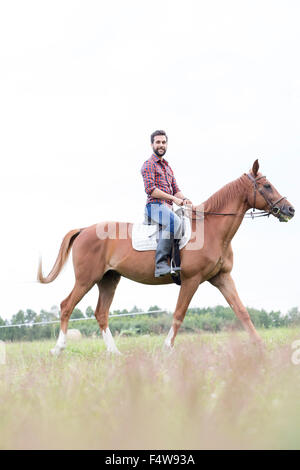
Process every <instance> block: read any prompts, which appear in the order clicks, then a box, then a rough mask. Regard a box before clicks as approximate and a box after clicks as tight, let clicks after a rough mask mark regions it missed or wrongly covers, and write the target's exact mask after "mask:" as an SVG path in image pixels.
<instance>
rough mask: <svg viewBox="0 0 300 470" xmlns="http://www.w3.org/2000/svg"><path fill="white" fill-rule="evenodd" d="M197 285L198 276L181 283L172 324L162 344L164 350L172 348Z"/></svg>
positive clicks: (198, 281) (198, 282)
mask: <svg viewBox="0 0 300 470" xmlns="http://www.w3.org/2000/svg"><path fill="white" fill-rule="evenodd" d="M199 284H200V277H199V276H195V277H192V278H190V279H186V280H183V281H182V284H181V288H180V291H179V296H178V300H177V305H176V309H175V312H174V314H173V324H172V326H171V328H170V331H169V333H168V335H167V337H166V339H165V342H164V346H165V348H167V349H170V348H172V347H173V346H174V341H175V337H176V335H177V332H178V330H179V328H180V325H181V323H182V322H183V320H184V317H185V314H186V311H187V309H188V306H189V304H190V301H191V300H192V297H193V295H194V294H195V292H196V290H197V288H198V286H199Z"/></svg>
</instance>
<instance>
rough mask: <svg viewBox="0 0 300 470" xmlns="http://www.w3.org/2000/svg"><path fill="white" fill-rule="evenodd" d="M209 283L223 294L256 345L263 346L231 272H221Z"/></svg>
mask: <svg viewBox="0 0 300 470" xmlns="http://www.w3.org/2000/svg"><path fill="white" fill-rule="evenodd" d="M209 282H210V283H211V284H212V285H214V286H215V287H217V288H218V289H219V291H220V292H221V293H222V294H223V296H224V297H225V299H226V300H227V302H228V304H229V305H230V307H231V308H232V310H233V311H234V313H235V314H236V316H237V317H238V319H239V320H240V321H241V322H242V324H243V326H244V328H245V330H246V331H247V332H248V333H249V335H250V338H251V339H252V340H253V341H254V343H257V344H260V345H261V344H262V339H261V337H260V336H259V334H258V333H257V331H256V329H255V327H254V325H253V323H252V321H251V318H250V315H249V313H248V311H247V309H246V307H245V306H244V305H243V303H242V302H241V299H240V298H239V296H238V293H237V290H236V287H235V284H234V281H233V279H232V277H231V274H230V273H229V272H220V273H219V274H217V275H216V276H215V277H213V278H212V279H210V280H209Z"/></svg>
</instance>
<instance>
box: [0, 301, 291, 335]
mask: <svg viewBox="0 0 300 470" xmlns="http://www.w3.org/2000/svg"><path fill="white" fill-rule="evenodd" d="M159 310H162V309H161V308H159V307H158V306H157V305H154V306H152V307H150V308H149V310H148V312H149V314H148V315H135V316H124V317H115V318H113V317H111V318H110V323H109V325H110V329H111V331H112V333H113V334H120V335H127V336H129V335H137V334H160V333H167V332H168V331H169V329H170V326H171V323H172V315H171V313H172V312H166V313H158V311H159ZM142 311H143V310H142V309H140V308H138V307H136V306H134V307H133V308H132V309H131V310H129V311H128V310H126V309H124V310H114V311H113V312H111V314H112V315H119V314H127V313H138V312H142ZM248 312H249V314H250V317H251V320H252V322H253V323H254V325H255V327H256V328H274V327H275V328H277V327H288V326H295V325H300V311H299V310H298V307H294V308H292V309H290V310H289V311H288V312H287V313H286V314H282V313H281V312H280V311H273V310H272V311H270V312H267V311H266V310H264V309H261V310H258V309H254V308H248ZM59 317H60V312H59V310H58V308H57V307H55V306H54V307H52V308H51V309H50V311H46V310H41V311H40V313H37V312H35V311H34V310H31V309H27V310H25V311H23V310H19V312H17V313H16V314H15V315H13V317H12V318H11V320H10V321H9V320H4V319H2V318H1V316H0V340H2V341H34V340H41V339H49V338H56V337H57V336H58V333H59V328H60V324H59V323H50V324H45V322H54V321H57V320H59ZM86 318H90V320H89V321H80V319H86ZM71 319H72V320H75V319H76V320H77V321H76V322H71V323H69V328H77V329H79V330H80V331H81V333H82V334H83V335H84V336H99V334H100V331H99V326H98V323H97V321H96V319H95V318H94V310H93V309H92V307H88V308H87V309H86V310H85V312H82V311H81V310H80V309H79V308H75V309H74V311H73V313H72V315H71ZM16 325H23V326H18V327H16ZM1 326H6V328H1ZM240 328H242V326H241V323H240V321H239V320H238V319H237V318H236V316H235V314H234V312H233V311H232V310H231V308H229V307H223V306H221V305H218V306H216V307H207V308H189V309H188V311H187V314H186V317H185V320H184V322H183V324H182V326H181V329H180V331H182V332H183V331H185V332H199V331H211V332H218V331H221V330H228V329H231V330H237V329H240Z"/></svg>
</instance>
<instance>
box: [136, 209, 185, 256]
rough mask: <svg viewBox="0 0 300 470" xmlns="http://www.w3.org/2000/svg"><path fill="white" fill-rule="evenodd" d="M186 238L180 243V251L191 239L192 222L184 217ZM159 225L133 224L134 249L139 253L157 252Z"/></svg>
mask: <svg viewBox="0 0 300 470" xmlns="http://www.w3.org/2000/svg"><path fill="white" fill-rule="evenodd" d="M182 220H183V224H184V225H183V226H184V236H183V237H182V239H181V240H180V241H179V249H180V250H181V248H183V247H184V246H185V245H187V243H188V241H189V240H190V238H191V233H192V230H191V222H190V219H189V218H188V217H183V219H182ZM157 232H158V225H156V224H155V225H147V224H133V226H132V247H133V248H134V249H135V250H137V251H147V250H156V247H157V241H156V238H157Z"/></svg>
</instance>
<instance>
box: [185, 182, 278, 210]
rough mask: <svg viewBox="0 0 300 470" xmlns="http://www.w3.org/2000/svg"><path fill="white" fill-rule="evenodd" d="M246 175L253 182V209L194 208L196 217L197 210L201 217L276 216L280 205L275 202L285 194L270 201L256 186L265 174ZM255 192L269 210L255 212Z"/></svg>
mask: <svg viewBox="0 0 300 470" xmlns="http://www.w3.org/2000/svg"><path fill="white" fill-rule="evenodd" d="M247 176H248V178H249V179H250V181H251V182H252V183H253V190H254V194H253V209H252V211H251V212H250V213H247V214H245V213H241V214H239V213H237V212H226V213H224V212H210V211H197V210H196V218H197V212H199V213H200V214H201V216H200V217H201V218H202V217H203V216H205V215H222V216H226V215H231V216H242V217H246V218H247V217H251V219H254V218H256V217H266V216H267V217H269V215H270V214H273V215H274V216H275V217H278V216H279V214H280V211H281V209H280V207H278V206H277V204H278V203H279V202H280V201H282V200H283V199H286V197H285V196H282V197H280V198H279V199H277V201H275V202H272V201H270V199H269V198H268V197H267V196H266V194H265V193H264V191H263V190H262V189H260V188H259V187H258V184H257V182H258V181H259V180H260V179H262V178H265V176H256V177H254V176H252V174H251V173H247ZM257 192H259V194H260V195H261V196H262V197H263V198H264V200H265V201H266V203H267V204H268V206H269V210H267V211H264V210H262V211H259V212H255V210H256V194H257ZM185 208H186V209H187V207H186V206H185Z"/></svg>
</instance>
